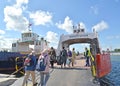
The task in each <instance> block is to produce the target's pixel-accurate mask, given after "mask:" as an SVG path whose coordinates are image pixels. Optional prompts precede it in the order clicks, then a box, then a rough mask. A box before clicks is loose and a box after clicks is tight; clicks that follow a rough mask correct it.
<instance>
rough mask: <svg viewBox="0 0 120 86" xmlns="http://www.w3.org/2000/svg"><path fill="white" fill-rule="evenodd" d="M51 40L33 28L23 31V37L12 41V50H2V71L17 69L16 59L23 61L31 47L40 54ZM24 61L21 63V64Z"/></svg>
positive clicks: (0, 67)
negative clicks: (41, 35)
mask: <svg viewBox="0 0 120 86" xmlns="http://www.w3.org/2000/svg"><path fill="white" fill-rule="evenodd" d="M48 44H49V42H48V41H46V40H45V39H44V38H43V37H41V38H40V36H39V35H38V34H36V33H34V32H32V30H30V29H29V30H28V31H26V32H23V33H21V39H19V40H17V41H16V42H14V43H12V52H6V51H1V52H0V72H2V73H3V72H4V73H5V72H8V73H9V72H10V71H12V72H13V71H15V70H16V60H19V59H18V57H19V58H20V61H21V62H22V63H23V61H22V60H23V57H24V56H27V55H28V54H29V53H30V49H31V48H32V49H34V51H35V53H36V54H37V55H39V54H40V52H41V51H43V49H45V48H48ZM22 63H21V64H20V65H21V66H23V65H22Z"/></svg>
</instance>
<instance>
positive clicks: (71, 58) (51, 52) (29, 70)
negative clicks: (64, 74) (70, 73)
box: [22, 47, 90, 86]
mask: <svg viewBox="0 0 120 86" xmlns="http://www.w3.org/2000/svg"><path fill="white" fill-rule="evenodd" d="M76 55H77V54H76V52H75V48H73V49H72V50H70V49H69V48H67V49H65V47H62V50H61V51H60V55H59V60H58V58H56V51H55V49H54V48H53V47H51V48H50V49H45V50H43V51H42V52H41V54H40V56H39V57H38V58H37V57H36V55H35V52H34V51H33V50H31V53H30V54H29V55H28V58H26V59H25V62H24V66H25V76H24V80H23V83H22V86H25V83H26V81H27V79H28V78H29V76H30V75H31V77H32V83H33V86H37V84H38V83H37V82H36V81H35V80H36V79H35V70H36V65H37V64H38V62H40V61H41V59H42V58H44V62H45V69H44V70H43V71H39V72H40V85H39V86H46V83H47V81H48V79H49V77H50V71H49V70H50V67H51V68H54V63H56V62H58V63H59V65H61V68H66V65H67V66H68V67H69V68H70V67H74V64H75V63H76V61H75V59H76ZM84 55H85V57H86V65H85V66H90V64H89V52H88V49H87V48H85V54H84ZM28 60H29V62H30V63H29V64H28V62H27V61H28ZM31 63H32V64H31Z"/></svg>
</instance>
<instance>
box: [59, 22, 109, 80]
mask: <svg viewBox="0 0 120 86" xmlns="http://www.w3.org/2000/svg"><path fill="white" fill-rule="evenodd" d="M75 43H87V44H89V45H90V48H89V49H90V53H91V58H90V59H91V60H90V61H91V70H92V75H93V76H94V77H95V78H99V79H100V78H102V77H105V76H106V75H107V74H108V73H110V71H111V60H110V53H109V52H101V50H100V46H99V40H98V33H97V32H96V31H95V30H93V32H91V33H89V32H85V29H84V28H81V27H80V24H78V26H73V33H72V34H67V35H64V34H62V35H61V36H60V40H59V44H58V48H57V56H58V57H59V55H60V51H61V50H62V47H65V48H66V49H67V48H69V46H70V45H72V44H75Z"/></svg>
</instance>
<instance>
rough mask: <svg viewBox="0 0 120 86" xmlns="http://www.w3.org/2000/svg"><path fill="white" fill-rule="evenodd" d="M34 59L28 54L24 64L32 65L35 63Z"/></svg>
mask: <svg viewBox="0 0 120 86" xmlns="http://www.w3.org/2000/svg"><path fill="white" fill-rule="evenodd" d="M33 63H34V62H33V60H32V58H31V57H30V56H28V57H27V58H26V59H25V61H24V65H25V66H32V65H33Z"/></svg>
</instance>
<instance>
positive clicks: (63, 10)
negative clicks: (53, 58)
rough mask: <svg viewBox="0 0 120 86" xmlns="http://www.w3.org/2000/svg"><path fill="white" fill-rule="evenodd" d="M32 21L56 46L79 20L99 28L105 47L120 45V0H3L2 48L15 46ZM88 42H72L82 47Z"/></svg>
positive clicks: (0, 6) (89, 28)
mask: <svg viewBox="0 0 120 86" xmlns="http://www.w3.org/2000/svg"><path fill="white" fill-rule="evenodd" d="M29 22H30V23H31V24H32V26H31V29H32V31H33V32H35V33H37V34H39V35H40V37H44V38H45V39H46V40H47V41H49V42H50V44H49V45H50V46H53V47H54V48H57V46H58V42H59V38H60V35H61V34H71V33H72V29H73V28H72V26H73V25H75V26H76V25H78V24H80V26H81V27H84V28H85V31H86V32H92V29H93V28H94V29H95V30H96V31H97V32H98V37H99V43H100V47H101V49H107V48H110V49H111V50H113V49H115V48H120V0H0V49H3V48H11V44H12V43H13V42H15V41H16V40H18V39H19V38H21V33H22V32H24V31H26V30H27V29H28V24H29ZM76 46H77V47H76ZM85 46H86V45H85V44H74V45H71V47H75V48H76V50H78V51H82V50H83V47H85Z"/></svg>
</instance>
